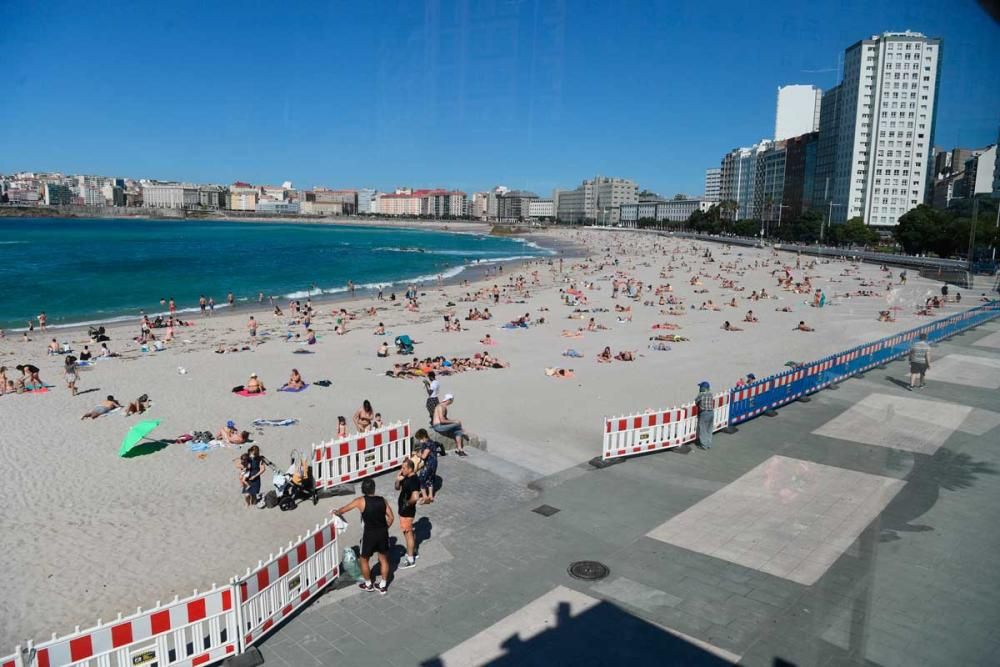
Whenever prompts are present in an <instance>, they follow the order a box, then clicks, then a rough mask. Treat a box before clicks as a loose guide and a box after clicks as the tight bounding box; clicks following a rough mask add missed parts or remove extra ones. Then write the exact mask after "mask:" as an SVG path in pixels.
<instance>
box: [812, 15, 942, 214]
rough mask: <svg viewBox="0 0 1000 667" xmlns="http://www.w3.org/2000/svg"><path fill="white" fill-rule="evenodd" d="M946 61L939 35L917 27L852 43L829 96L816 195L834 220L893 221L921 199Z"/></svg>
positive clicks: (822, 127) (824, 112) (825, 104)
mask: <svg viewBox="0 0 1000 667" xmlns="http://www.w3.org/2000/svg"><path fill="white" fill-rule="evenodd" d="M940 65H941V40H940V39H937V38H930V37H925V36H924V35H922V34H920V33H916V32H909V31H907V32H887V33H883V34H882V35H874V36H872V37H871V39H864V40H861V41H860V42H858V43H857V44H854V45H852V46H850V47H848V48H847V50H846V51H845V53H844V78H843V80H842V81H841V83H840V85H838V86H837V87H836V88H834V89H832V90H830V91H827V94H826V95H825V96H824V100H823V107H822V110H821V121H820V148H819V151H820V153H819V155H818V156H817V167H816V169H817V172H816V179H815V187H816V189H815V195H814V197H813V203H814V205H815V206H817V207H822V208H825V209H827V214H828V215H829V217H830V219H831V220H832V221H833V222H843V221H844V220H848V219H850V218H853V217H856V216H860V217H862V218H864V220H865V222H866V223H868V224H869V225H895V224H896V223H897V222H898V221H899V217H900V216H901V215H903V214H904V213H906V212H907V211H909V210H911V209H913V208H915V207H916V206H917V204H919V203H921V202H923V200H924V190H925V188H926V184H927V174H928V170H929V169H932V168H933V165H932V164H931V163H932V159H931V146H932V145H933V143H934V109H935V102H936V98H937V89H938V80H939V77H940ZM834 137H835V140H834Z"/></svg>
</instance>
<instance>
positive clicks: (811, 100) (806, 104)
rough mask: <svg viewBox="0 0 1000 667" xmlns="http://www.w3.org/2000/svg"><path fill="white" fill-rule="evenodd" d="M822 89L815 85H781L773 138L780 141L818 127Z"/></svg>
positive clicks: (812, 130)
mask: <svg viewBox="0 0 1000 667" xmlns="http://www.w3.org/2000/svg"><path fill="white" fill-rule="evenodd" d="M822 98H823V91H822V90H820V89H819V88H817V87H816V86H802V85H792V86H781V87H780V88H778V105H777V107H778V108H777V111H776V113H775V115H774V140H775V141H782V140H783V139H788V138H790V137H797V136H800V135H803V134H808V133H809V132H815V131H816V130H818V129H819V112H820V108H821V102H822Z"/></svg>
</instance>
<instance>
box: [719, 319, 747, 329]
mask: <svg viewBox="0 0 1000 667" xmlns="http://www.w3.org/2000/svg"><path fill="white" fill-rule="evenodd" d="M722 330H723V331H743V329H741V328H739V327H734V326H733V325H732V324H730V323H729V320H726V321H725V322H724V323H723V325H722Z"/></svg>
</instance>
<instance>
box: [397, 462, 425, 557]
mask: <svg viewBox="0 0 1000 667" xmlns="http://www.w3.org/2000/svg"><path fill="white" fill-rule="evenodd" d="M396 490H397V491H399V503H398V509H399V531H400V532H401V533H403V540H404V541H405V542H406V558H404V559H403V560H402V561H400V563H399V567H400V568H401V569H404V570H405V569H406V568H408V567H413V566H414V565H416V564H417V555H416V550H417V540H416V538H415V537H414V535H413V519H415V518H416V516H417V502H418V501H419V500H420V479H419V478H418V477H417V473H416V470H415V469H414V467H413V461H411V460H410V459H403V467H402V469H401V470H400V471H399V474H397V475H396Z"/></svg>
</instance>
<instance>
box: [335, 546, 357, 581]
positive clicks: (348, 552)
mask: <svg viewBox="0 0 1000 667" xmlns="http://www.w3.org/2000/svg"><path fill="white" fill-rule="evenodd" d="M340 566H341V569H342V570H343V571H344V573H345V574H347V576H349V577H353V578H354V580H355V581H362V577H361V566H360V565H358V554H357V553H356V552H355V551H354V547H347V548H346V549H344V558H343V560H342V561H341V562H340Z"/></svg>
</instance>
